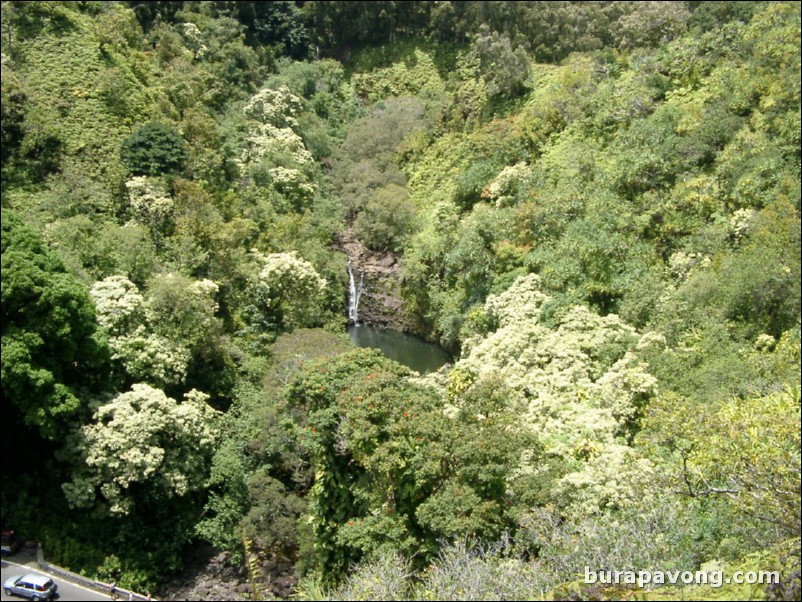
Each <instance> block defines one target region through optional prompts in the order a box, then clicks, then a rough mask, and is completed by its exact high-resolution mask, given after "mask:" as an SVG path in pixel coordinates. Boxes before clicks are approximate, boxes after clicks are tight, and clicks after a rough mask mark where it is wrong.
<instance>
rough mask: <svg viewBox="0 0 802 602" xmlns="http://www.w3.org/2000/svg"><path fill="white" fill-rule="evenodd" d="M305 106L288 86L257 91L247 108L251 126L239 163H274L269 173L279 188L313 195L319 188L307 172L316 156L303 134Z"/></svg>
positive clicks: (241, 166) (242, 165)
mask: <svg viewBox="0 0 802 602" xmlns="http://www.w3.org/2000/svg"><path fill="white" fill-rule="evenodd" d="M302 109H303V101H302V100H301V99H300V98H299V97H297V96H295V95H294V94H292V93H291V92H290V91H289V90H288V89H287V88H286V87H281V88H279V89H278V90H272V89H270V88H264V89H262V90H260V91H259V92H257V93H256V94H255V95H254V96H253V97H252V98H251V99H250V100H249V101H248V103H247V104H246V105H245V107H244V109H243V111H244V113H245V116H246V117H247V118H248V120H249V126H248V134H247V136H246V138H245V141H244V145H243V148H242V152H241V153H240V156H239V159H238V161H237V163H238V165H239V167H240V169H242V170H246V169H247V168H248V167H249V166H255V165H258V164H260V163H263V162H267V163H268V164H271V163H272V164H273V166H272V167H270V168H269V169H268V170H267V173H268V175H269V176H270V178H271V180H272V182H273V183H274V185H275V186H276V187H277V189H278V190H279V191H281V192H284V193H290V194H291V195H294V196H300V197H302V198H309V197H311V196H312V195H314V193H315V191H316V190H317V188H316V186H315V183H314V182H313V181H312V180H311V179H310V178H309V176H308V173H307V172H308V171H309V170H310V169H311V168H312V166H313V165H314V163H315V160H314V157H313V156H312V153H310V152H309V149H307V148H306V145H305V144H304V141H303V138H301V136H300V134H299V132H300V125H299V123H298V115H299V114H300V112H301V110H302Z"/></svg>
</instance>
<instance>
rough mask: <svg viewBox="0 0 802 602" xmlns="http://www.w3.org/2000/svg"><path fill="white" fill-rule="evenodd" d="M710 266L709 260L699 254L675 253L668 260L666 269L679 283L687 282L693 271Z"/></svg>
mask: <svg viewBox="0 0 802 602" xmlns="http://www.w3.org/2000/svg"><path fill="white" fill-rule="evenodd" d="M710 265H711V261H710V258H709V257H707V256H706V255H702V254H701V253H686V252H685V251H677V252H676V253H672V254H671V257H669V258H668V269H669V271H670V272H671V274H672V275H673V276H674V277H675V278H677V279H678V280H679V281H680V282H682V281H685V280H687V279H688V276H690V275H691V273H692V272H693V271H694V270H695V269H705V268H708V267H710Z"/></svg>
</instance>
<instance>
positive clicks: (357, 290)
mask: <svg viewBox="0 0 802 602" xmlns="http://www.w3.org/2000/svg"><path fill="white" fill-rule="evenodd" d="M362 276H363V274H362V272H360V273H359V286H357V284H356V278H354V270H353V269H351V264H350V263H349V264H348V322H349V323H350V324H355V325H358V324H359V297H361V296H362Z"/></svg>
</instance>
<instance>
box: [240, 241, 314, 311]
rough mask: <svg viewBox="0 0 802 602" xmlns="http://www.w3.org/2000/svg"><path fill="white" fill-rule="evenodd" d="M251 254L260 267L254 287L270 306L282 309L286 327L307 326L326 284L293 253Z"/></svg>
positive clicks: (255, 251) (312, 268) (257, 252)
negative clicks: (287, 324)
mask: <svg viewBox="0 0 802 602" xmlns="http://www.w3.org/2000/svg"><path fill="white" fill-rule="evenodd" d="M252 253H253V256H254V257H255V258H256V260H257V261H258V262H259V264H260V270H259V275H258V279H257V286H259V287H261V288H262V290H263V292H264V294H265V295H266V297H267V298H268V299H269V300H270V302H271V304H272V305H274V306H281V307H282V308H283V309H284V312H285V320H287V321H288V323H290V324H292V325H296V326H300V325H305V324H307V323H308V321H309V320H310V318H311V317H312V316H313V315H314V313H315V312H316V310H317V307H318V303H319V300H320V296H321V295H322V294H323V291H324V290H325V289H326V285H327V283H326V280H325V279H324V278H322V277H321V276H320V274H318V273H317V271H316V270H315V268H314V266H313V265H312V264H311V263H309V262H308V261H306V260H305V259H303V258H302V257H300V256H299V255H298V253H297V252H295V251H291V252H289V253H270V254H268V255H265V254H263V253H260V252H259V251H257V250H254V251H253V252H252Z"/></svg>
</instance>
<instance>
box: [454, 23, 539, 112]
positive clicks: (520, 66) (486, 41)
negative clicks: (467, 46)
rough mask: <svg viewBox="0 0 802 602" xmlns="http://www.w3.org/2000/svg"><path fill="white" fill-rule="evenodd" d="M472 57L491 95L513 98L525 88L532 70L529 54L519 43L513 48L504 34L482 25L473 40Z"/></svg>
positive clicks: (470, 55)
mask: <svg viewBox="0 0 802 602" xmlns="http://www.w3.org/2000/svg"><path fill="white" fill-rule="evenodd" d="M469 57H470V58H471V59H472V60H473V61H475V62H476V64H477V72H478V75H479V76H481V77H482V79H484V81H485V84H487V93H488V95H489V96H491V97H492V96H502V97H505V98H513V97H514V96H517V95H519V94H520V93H521V92H523V90H524V86H525V84H526V81H527V79H528V77H529V72H530V71H531V66H530V61H529V57H528V56H527V55H526V51H525V50H524V49H523V48H521V47H520V46H518V47H516V48H513V46H512V42H510V39H509V38H508V37H507V36H506V35H505V34H503V33H498V32H497V31H491V30H490V28H489V27H488V26H487V25H482V26H481V27H479V31H478V32H477V34H476V37H475V38H474V40H473V42H472V43H471V50H470V54H469Z"/></svg>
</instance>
